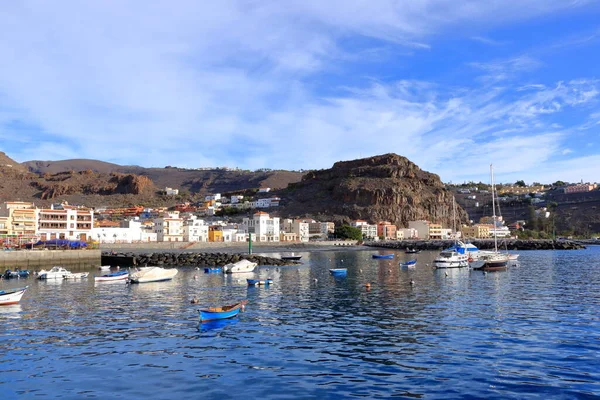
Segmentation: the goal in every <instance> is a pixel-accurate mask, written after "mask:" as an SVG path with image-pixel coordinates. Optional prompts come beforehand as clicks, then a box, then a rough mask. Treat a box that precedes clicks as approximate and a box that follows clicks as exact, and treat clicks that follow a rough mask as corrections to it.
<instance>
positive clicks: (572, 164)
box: [0, 0, 600, 183]
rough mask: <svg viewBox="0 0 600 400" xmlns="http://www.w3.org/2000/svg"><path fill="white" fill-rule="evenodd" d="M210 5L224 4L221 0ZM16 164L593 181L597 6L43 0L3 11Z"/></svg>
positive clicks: (2, 117)
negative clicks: (396, 168) (400, 168)
mask: <svg viewBox="0 0 600 400" xmlns="http://www.w3.org/2000/svg"><path fill="white" fill-rule="evenodd" d="M213 3H218V4H213ZM0 11H1V12H0V54H1V58H0V60H2V61H1V62H0V140H1V142H0V143H1V145H0V149H1V150H2V151H4V152H6V153H7V154H8V155H9V156H10V157H12V158H14V159H15V160H17V161H20V162H22V161H28V160H61V159H69V158H92V159H99V160H103V161H108V162H114V163H118V164H136V165H142V166H147V167H150V166H159V167H162V166H165V165H173V166H181V167H189V168H194V167H205V166H231V167H234V166H237V167H240V168H247V169H257V168H273V169H276V168H281V169H314V168H317V169H319V168H329V167H331V165H332V164H333V163H334V162H336V161H341V160H351V159H356V158H360V157H368V156H373V155H378V154H384V153H390V152H393V153H397V154H400V155H403V156H406V157H408V158H409V159H410V160H411V161H413V162H415V163H416V164H417V165H419V166H420V167H421V168H423V169H425V170H427V171H430V172H433V173H436V174H438V175H440V177H441V178H442V180H443V181H445V182H463V181H469V180H475V181H479V180H481V181H487V180H488V171H489V164H490V163H493V164H494V171H495V174H496V180H497V181H499V182H514V181H516V180H519V179H524V180H525V181H526V182H528V183H531V182H534V181H538V182H553V181H555V180H559V179H560V180H567V181H572V182H575V181H580V180H584V181H590V182H596V181H600V178H599V177H598V172H597V171H598V167H597V166H598V165H600V22H599V21H600V1H595V0H560V1H554V0H518V1H517V0H489V1H474V0H463V1H461V2H455V1H450V0H424V1H418V0H404V1H400V0H397V1H394V0H370V1H364V0H360V1H352V0H345V1H342V0H329V1H327V2H324V1H317V0H286V1H267V0H265V1H251V0H246V1H233V0H223V1H219V2H196V1H185V0H182V1H179V2H176V3H173V2H167V1H153V2H145V1H133V0H132V1H122V2H117V1H90V2H85V3H81V2H77V1H61V2H58V3H56V2H55V3H50V2H43V1H24V2H4V3H3V4H2V5H1V6H0Z"/></svg>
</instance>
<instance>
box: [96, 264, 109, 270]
mask: <svg viewBox="0 0 600 400" xmlns="http://www.w3.org/2000/svg"><path fill="white" fill-rule="evenodd" d="M98 269H99V270H100V271H110V265H101V266H99V267H98Z"/></svg>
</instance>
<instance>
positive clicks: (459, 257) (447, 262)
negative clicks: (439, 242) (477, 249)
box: [433, 250, 469, 268]
mask: <svg viewBox="0 0 600 400" xmlns="http://www.w3.org/2000/svg"><path fill="white" fill-rule="evenodd" d="M433 265H434V266H435V267H436V268H463V267H468V266H469V256H468V255H466V254H460V253H459V252H457V251H450V250H444V251H442V252H441V253H440V254H439V255H438V256H437V257H436V258H435V260H434V261H433Z"/></svg>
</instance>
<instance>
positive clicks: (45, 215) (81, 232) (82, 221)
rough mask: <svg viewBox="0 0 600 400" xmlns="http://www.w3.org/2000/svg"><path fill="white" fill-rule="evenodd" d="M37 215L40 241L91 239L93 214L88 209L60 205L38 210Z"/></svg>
mask: <svg viewBox="0 0 600 400" xmlns="http://www.w3.org/2000/svg"><path fill="white" fill-rule="evenodd" d="M37 213H38V234H39V235H40V239H41V240H51V239H67V240H88V239H93V228H94V212H93V211H92V210H90V209H88V208H84V207H74V206H68V205H61V206H59V207H58V208H55V207H54V206H51V207H50V208H42V209H38V210H37Z"/></svg>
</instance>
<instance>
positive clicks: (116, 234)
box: [92, 218, 157, 243]
mask: <svg viewBox="0 0 600 400" xmlns="http://www.w3.org/2000/svg"><path fill="white" fill-rule="evenodd" d="M156 237H157V235H156V233H155V232H152V231H151V230H149V229H145V228H144V227H143V226H142V223H141V221H140V220H139V219H137V218H136V219H134V220H130V221H122V222H121V226H120V227H118V228H116V227H107V228H103V227H96V228H93V229H92V239H94V240H96V241H98V242H99V243H141V242H156Z"/></svg>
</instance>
